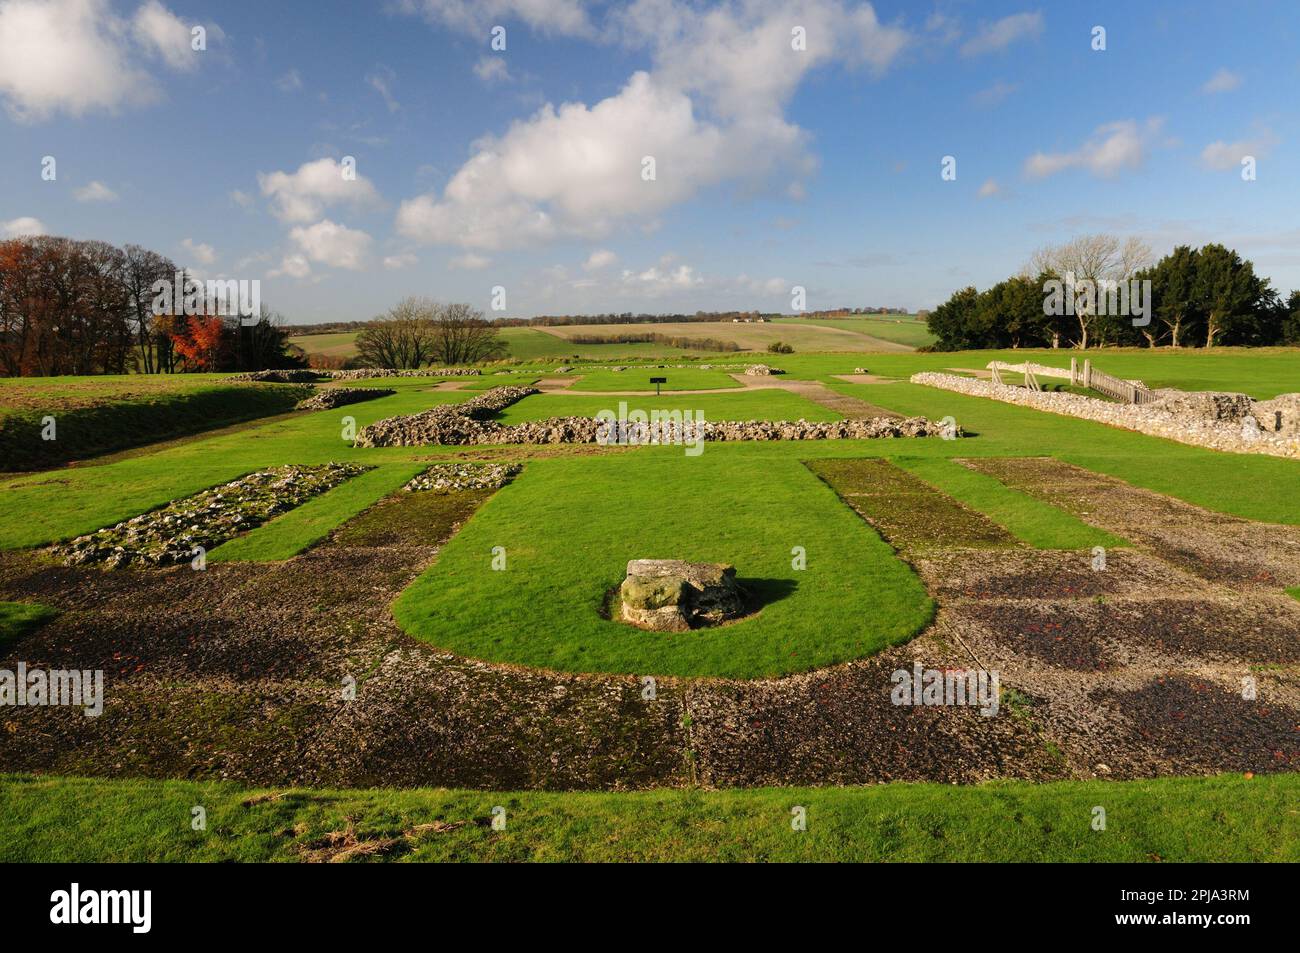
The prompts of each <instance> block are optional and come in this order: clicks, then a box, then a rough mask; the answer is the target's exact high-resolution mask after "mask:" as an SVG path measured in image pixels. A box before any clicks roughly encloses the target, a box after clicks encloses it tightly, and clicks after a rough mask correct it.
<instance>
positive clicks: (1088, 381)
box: [1083, 357, 1092, 388]
mask: <svg viewBox="0 0 1300 953" xmlns="http://www.w3.org/2000/svg"><path fill="white" fill-rule="evenodd" d="M1083 386H1084V387H1087V388H1091V387H1092V358H1089V357H1085V358H1084V359H1083Z"/></svg>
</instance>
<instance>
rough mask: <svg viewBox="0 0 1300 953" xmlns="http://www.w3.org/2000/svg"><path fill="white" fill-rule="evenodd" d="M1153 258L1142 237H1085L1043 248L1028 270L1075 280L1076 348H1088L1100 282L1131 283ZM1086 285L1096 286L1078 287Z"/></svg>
mask: <svg viewBox="0 0 1300 953" xmlns="http://www.w3.org/2000/svg"><path fill="white" fill-rule="evenodd" d="M1151 259H1152V253H1151V246H1150V245H1148V244H1147V243H1146V242H1144V241H1142V240H1141V239H1140V238H1136V237H1130V238H1126V239H1123V240H1121V239H1120V238H1119V237H1118V236H1116V235H1104V234H1102V235H1081V236H1079V237H1078V238H1072V239H1071V240H1070V241H1068V242H1065V243H1064V244H1061V245H1047V246H1045V247H1043V248H1040V249H1039V250H1038V251H1036V252H1034V254H1033V255H1032V256H1031V258H1030V260H1029V266H1028V268H1027V269H1026V271H1027V273H1030V274H1042V273H1043V272H1050V273H1052V274H1054V275H1058V276H1060V278H1061V279H1063V280H1064V279H1067V278H1072V279H1073V281H1074V284H1075V285H1076V289H1075V292H1074V293H1075V299H1074V316H1075V321H1076V323H1077V324H1078V335H1077V336H1076V338H1075V341H1074V343H1075V346H1076V347H1079V348H1086V347H1087V346H1088V338H1089V333H1090V331H1092V330H1093V329H1094V328H1095V327H1096V325H1097V317H1098V307H1097V294H1096V291H1097V290H1098V289H1099V286H1100V283H1102V282H1112V281H1115V282H1118V281H1127V280H1129V279H1130V278H1132V277H1133V276H1134V275H1135V274H1136V273H1137V272H1139V271H1141V270H1142V269H1143V268H1145V267H1147V266H1148V265H1149V264H1150V263H1151ZM1083 282H1091V283H1092V286H1093V292H1092V293H1091V294H1090V293H1089V292H1088V291H1087V288H1086V286H1084V287H1078V286H1079V285H1081V284H1082V283H1083ZM1108 317H1115V316H1114V315H1108ZM1112 331H1113V326H1112Z"/></svg>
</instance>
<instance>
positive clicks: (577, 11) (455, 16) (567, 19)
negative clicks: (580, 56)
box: [396, 0, 593, 36]
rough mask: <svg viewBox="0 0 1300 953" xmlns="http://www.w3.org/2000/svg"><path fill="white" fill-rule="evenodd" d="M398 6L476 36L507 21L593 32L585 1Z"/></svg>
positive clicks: (433, 0)
mask: <svg viewBox="0 0 1300 953" xmlns="http://www.w3.org/2000/svg"><path fill="white" fill-rule="evenodd" d="M396 6H397V8H398V9H399V10H402V11H404V12H406V13H420V14H422V15H423V16H424V17H425V19H427V20H429V21H430V22H431V23H437V24H441V25H443V26H449V27H452V28H454V29H457V30H461V31H463V32H465V33H473V34H476V35H478V34H485V33H486V32H487V31H488V30H489V29H491V28H492V27H493V26H495V25H497V24H499V23H501V21H502V20H506V19H518V20H522V21H523V22H524V23H526V24H527V25H528V26H530V27H532V28H533V29H535V30H540V31H541V32H543V33H552V34H558V35H561V36H586V35H588V34H590V33H591V32H592V31H593V28H592V25H591V21H590V20H589V19H588V18H587V11H586V10H585V9H584V6H583V3H582V2H581V0H398V3H397V4H396ZM507 36H508V34H507Z"/></svg>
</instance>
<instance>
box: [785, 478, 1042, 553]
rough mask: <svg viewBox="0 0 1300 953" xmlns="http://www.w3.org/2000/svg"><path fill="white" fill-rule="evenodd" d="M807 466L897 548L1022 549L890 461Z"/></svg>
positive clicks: (987, 522)
mask: <svg viewBox="0 0 1300 953" xmlns="http://www.w3.org/2000/svg"><path fill="white" fill-rule="evenodd" d="M807 465H808V467H809V469H811V470H812V471H813V472H814V473H816V474H817V475H818V476H819V477H821V478H822V480H824V481H825V482H826V483H827V484H829V485H830V487H831V488H832V489H833V490H835V492H836V493H838V494H839V495H840V498H841V499H843V500H844V502H845V503H847V504H848V505H849V506H851V507H852V508H853V509H854V510H855V511H857V513H858V514H860V515H861V516H862V518H863V519H865V520H867V521H868V522H869V523H871V525H872V526H874V527H876V529H877V530H879V531H880V534H881V535H882V536H884V537H885V539H887V540H889V542H890V543H892V544H893V545H894V546H895V547H897V548H899V549H902V550H927V549H936V548H944V549H954V548H990V547H1014V546H1016V545H1018V544H1017V542H1016V540H1015V539H1014V538H1013V537H1012V536H1011V535H1010V534H1009V533H1008V532H1007V531H1006V530H1004V529H1003V528H1002V527H1000V526H998V525H997V524H996V523H994V522H993V521H992V520H990V519H989V518H988V517H986V516H984V515H983V514H982V513H978V512H976V511H975V510H972V509H969V508H968V507H965V506H962V505H961V504H960V503H958V502H957V501H956V500H954V499H953V498H952V497H950V496H948V495H947V494H945V493H942V492H940V491H939V490H936V489H935V488H934V487H932V486H930V485H929V484H928V483H925V482H924V481H922V480H920V479H918V478H917V477H915V476H913V475H912V474H910V473H908V472H907V471H906V470H903V469H901V468H900V467H897V466H895V465H894V464H893V463H891V462H890V461H888V460H881V459H873V460H816V461H810V462H809V463H808V464H807Z"/></svg>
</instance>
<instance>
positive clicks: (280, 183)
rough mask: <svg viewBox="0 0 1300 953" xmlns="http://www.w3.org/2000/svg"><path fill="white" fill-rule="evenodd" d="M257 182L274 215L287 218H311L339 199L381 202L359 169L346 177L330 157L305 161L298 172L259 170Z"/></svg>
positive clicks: (357, 203)
mask: <svg viewBox="0 0 1300 953" xmlns="http://www.w3.org/2000/svg"><path fill="white" fill-rule="evenodd" d="M257 183H258V185H259V186H260V187H261V189H262V194H263V195H265V196H267V197H269V198H270V199H271V203H272V211H273V212H274V213H275V216H276V217H277V218H279V219H281V220H282V221H286V222H310V221H312V220H313V219H316V218H319V217H320V216H321V213H322V212H323V211H324V210H325V209H326V208H327V207H329V206H331V205H336V204H340V203H348V204H350V205H353V206H356V207H365V206H371V205H377V204H379V202H380V198H379V193H378V192H377V191H376V190H375V187H374V185H372V184H371V182H370V180H369V179H367V178H366V177H365V176H364V175H361V174H359V173H358V174H357V177H356V178H355V179H345V178H344V177H343V167H342V165H340V164H339V163H338V162H337V161H335V160H334V159H332V158H324V159H317V160H315V161H314V162H305V163H303V164H302V165H301V166H299V167H298V171H297V172H271V173H262V172H259V173H258V174H257Z"/></svg>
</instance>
